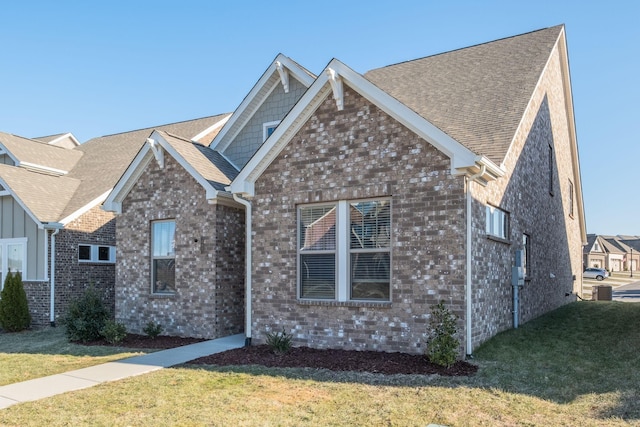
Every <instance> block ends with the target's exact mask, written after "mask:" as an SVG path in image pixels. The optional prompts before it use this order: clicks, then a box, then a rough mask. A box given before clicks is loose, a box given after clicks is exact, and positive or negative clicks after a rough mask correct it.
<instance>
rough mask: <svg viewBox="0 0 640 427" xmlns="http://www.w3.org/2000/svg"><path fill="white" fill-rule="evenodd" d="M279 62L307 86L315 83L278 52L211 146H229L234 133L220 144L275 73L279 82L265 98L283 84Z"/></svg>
mask: <svg viewBox="0 0 640 427" xmlns="http://www.w3.org/2000/svg"><path fill="white" fill-rule="evenodd" d="M277 62H280V63H281V64H282V65H283V66H284V67H285V68H286V69H287V70H289V72H290V73H291V74H292V75H293V76H294V77H295V78H296V80H298V81H299V82H300V83H302V84H303V85H305V86H306V87H310V86H311V85H312V84H313V82H314V78H313V77H312V76H310V75H309V74H307V73H306V72H305V71H304V70H303V69H302V68H300V66H299V65H298V64H296V63H295V62H293V61H292V60H291V59H289V58H287V57H286V56H284V55H283V54H281V53H280V54H278V56H276V58H275V59H274V60H273V62H271V65H269V67H268V68H267V69H266V71H265V72H264V73H263V74H262V76H261V77H260V79H258V81H257V82H256V84H255V85H254V86H253V88H251V90H250V91H249V93H248V94H247V96H245V97H244V99H243V100H242V102H241V103H240V105H239V106H238V108H236V109H235V111H234V112H233V114H232V116H231V119H230V120H229V121H228V122H227V123H226V124H225V126H224V127H223V128H222V130H220V133H218V135H216V137H215V138H214V139H213V141H211V144H210V145H209V148H211V149H215V150H218V151H220V152H221V151H224V150H225V149H226V148H227V146H228V145H229V144H230V143H231V141H230V140H232V139H233V138H232V137H233V135H228V136H229V137H230V138H229V141H227V142H226V144H225V146H222V145H220V144H221V141H222V140H223V139H225V137H226V136H227V133H228V132H229V131H230V129H231V128H233V127H234V125H235V124H236V122H237V121H238V120H240V119H241V116H242V115H243V114H242V113H244V111H245V110H247V109H248V108H249V106H250V105H251V104H252V103H253V102H254V100H255V99H256V97H257V96H258V95H259V94H260V92H261V91H262V90H263V88H264V86H265V85H266V84H267V83H268V82H269V80H270V79H271V77H272V76H273V75H274V74H277V75H278V82H277V84H276V85H274V86H273V87H271V88H270V89H269V91H268V93H267V95H266V96H265V97H264V98H265V99H266V98H267V97H268V96H269V95H270V94H271V92H273V90H274V89H275V87H277V85H278V84H281V82H280V77H279V74H278V70H277V66H276V63H277ZM263 102H264V99H262V100H260V103H259V104H258V106H257V107H255V108H254V109H255V110H257V109H258V108H259V107H260V105H262V103H263ZM254 112H255V111H253V112H252V114H250V115H249V119H250V118H251V117H252V116H253V113H254ZM249 119H247V120H249ZM241 127H242V126H241Z"/></svg>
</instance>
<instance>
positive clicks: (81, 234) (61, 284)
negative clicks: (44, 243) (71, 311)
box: [55, 206, 117, 321]
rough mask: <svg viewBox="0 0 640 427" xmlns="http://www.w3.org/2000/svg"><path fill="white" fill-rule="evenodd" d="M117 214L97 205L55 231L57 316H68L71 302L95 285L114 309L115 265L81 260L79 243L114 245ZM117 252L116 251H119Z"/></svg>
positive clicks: (108, 306) (107, 303) (110, 307)
mask: <svg viewBox="0 0 640 427" xmlns="http://www.w3.org/2000/svg"><path fill="white" fill-rule="evenodd" d="M115 222H116V220H115V217H114V215H113V213H111V212H105V211H103V210H102V209H101V208H100V206H96V207H94V208H92V209H91V210H89V211H88V212H86V213H85V214H83V215H81V216H80V217H78V218H77V219H75V220H74V221H71V222H70V223H68V224H67V225H66V226H65V228H64V229H63V230H60V232H59V233H58V234H57V235H56V247H55V256H56V272H55V274H56V276H55V279H56V284H55V286H56V288H55V293H56V294H55V318H56V321H57V320H58V319H60V317H61V316H62V317H63V316H65V314H66V312H67V309H68V307H69V302H70V301H72V300H74V299H76V298H77V297H79V296H81V295H82V294H83V292H84V290H85V289H86V288H87V287H90V286H93V287H94V288H95V289H96V290H98V292H99V293H100V295H101V296H102V298H103V301H104V302H105V304H106V305H107V308H108V309H109V310H110V311H111V312H112V313H113V311H114V284H115V265H114V264H105V263H81V262H78V245H81V244H91V245H104V246H115V245H116V241H115V227H116V225H115ZM116 256H117V253H116Z"/></svg>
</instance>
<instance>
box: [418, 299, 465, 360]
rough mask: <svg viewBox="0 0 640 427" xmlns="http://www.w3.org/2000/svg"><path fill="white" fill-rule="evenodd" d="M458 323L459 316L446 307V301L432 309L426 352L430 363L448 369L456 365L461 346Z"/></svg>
mask: <svg viewBox="0 0 640 427" xmlns="http://www.w3.org/2000/svg"><path fill="white" fill-rule="evenodd" d="M457 321H458V316H456V315H454V314H452V313H451V312H450V311H449V310H448V309H447V308H446V307H445V306H444V301H440V302H439V303H438V304H437V305H435V306H434V307H433V308H432V309H431V319H430V321H429V327H430V331H429V339H428V340H427V350H426V356H427V358H428V359H429V361H430V362H432V363H435V364H436V365H440V366H444V367H446V368H449V367H451V365H453V364H454V363H456V360H457V358H458V348H459V346H460V343H459V342H458V339H457V338H456V335H457V333H458V330H457V326H456V323H457Z"/></svg>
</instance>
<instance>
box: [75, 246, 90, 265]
mask: <svg viewBox="0 0 640 427" xmlns="http://www.w3.org/2000/svg"><path fill="white" fill-rule="evenodd" d="M78 260H80V261H91V245H80V246H78Z"/></svg>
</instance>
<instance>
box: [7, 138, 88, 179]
mask: <svg viewBox="0 0 640 427" xmlns="http://www.w3.org/2000/svg"><path fill="white" fill-rule="evenodd" d="M0 143H2V145H4V147H5V148H6V149H7V150H8V151H9V152H10V153H11V154H12V155H13V156H14V157H16V158H17V159H18V161H20V162H25V163H30V164H33V165H39V166H44V167H47V168H52V169H57V170H61V171H65V172H68V171H70V170H71V169H73V168H74V167H75V166H76V164H77V163H78V161H79V160H80V158H81V157H82V153H81V152H78V151H75V150H72V149H68V148H63V147H58V146H55V145H50V144H47V143H45V142H40V141H36V140H33V139H29V138H23V137H21V136H17V135H12V134H10V133H4V132H0Z"/></svg>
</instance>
